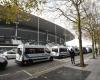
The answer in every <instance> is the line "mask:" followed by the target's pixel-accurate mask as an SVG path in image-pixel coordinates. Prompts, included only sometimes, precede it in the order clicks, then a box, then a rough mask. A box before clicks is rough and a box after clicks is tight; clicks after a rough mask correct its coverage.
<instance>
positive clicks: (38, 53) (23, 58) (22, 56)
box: [16, 45, 53, 65]
mask: <svg viewBox="0 0 100 80" xmlns="http://www.w3.org/2000/svg"><path fill="white" fill-rule="evenodd" d="M44 60H50V61H53V57H52V56H51V54H50V51H48V49H47V48H46V46H43V45H19V46H18V48H17V54H16V63H17V64H22V65H23V64H31V63H34V62H38V61H44Z"/></svg>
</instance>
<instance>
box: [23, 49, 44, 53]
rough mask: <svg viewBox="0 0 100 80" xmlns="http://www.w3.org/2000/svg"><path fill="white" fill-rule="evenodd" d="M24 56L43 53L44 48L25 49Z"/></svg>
mask: <svg viewBox="0 0 100 80" xmlns="http://www.w3.org/2000/svg"><path fill="white" fill-rule="evenodd" d="M25 53H26V54H36V53H44V48H25Z"/></svg>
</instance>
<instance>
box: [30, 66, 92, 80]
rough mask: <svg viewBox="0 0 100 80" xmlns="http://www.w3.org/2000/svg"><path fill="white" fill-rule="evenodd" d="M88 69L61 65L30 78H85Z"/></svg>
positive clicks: (70, 79) (48, 79) (54, 79)
mask: <svg viewBox="0 0 100 80" xmlns="http://www.w3.org/2000/svg"><path fill="white" fill-rule="evenodd" d="M90 73H91V72H90V71H84V70H78V69H73V68H68V67H62V68H59V69H56V70H54V71H51V72H49V73H46V74H43V75H41V76H39V77H37V78H33V79H31V80H85V79H86V78H87V77H88V75H89V74H90Z"/></svg>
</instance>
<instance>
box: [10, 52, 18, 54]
mask: <svg viewBox="0 0 100 80" xmlns="http://www.w3.org/2000/svg"><path fill="white" fill-rule="evenodd" d="M8 54H16V53H15V52H8Z"/></svg>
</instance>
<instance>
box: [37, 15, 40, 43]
mask: <svg viewBox="0 0 100 80" xmlns="http://www.w3.org/2000/svg"><path fill="white" fill-rule="evenodd" d="M39 23H40V21H39V17H38V25H37V26H38V39H37V42H38V45H39V41H40V38H39V37H40V36H39V33H40V32H39V27H40V24H39Z"/></svg>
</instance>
